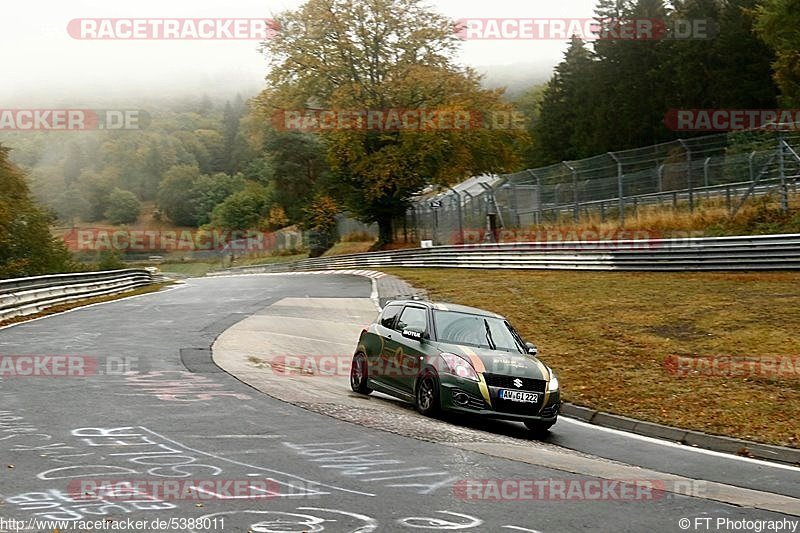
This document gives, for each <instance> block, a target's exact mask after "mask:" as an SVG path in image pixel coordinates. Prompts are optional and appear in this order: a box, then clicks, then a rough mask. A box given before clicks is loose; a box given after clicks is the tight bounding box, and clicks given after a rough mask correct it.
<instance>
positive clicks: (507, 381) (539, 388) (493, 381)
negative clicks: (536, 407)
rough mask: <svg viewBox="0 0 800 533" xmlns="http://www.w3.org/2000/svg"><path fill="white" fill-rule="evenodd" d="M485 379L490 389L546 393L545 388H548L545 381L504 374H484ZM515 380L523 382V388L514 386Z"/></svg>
mask: <svg viewBox="0 0 800 533" xmlns="http://www.w3.org/2000/svg"><path fill="white" fill-rule="evenodd" d="M483 378H484V379H485V380H486V384H487V385H489V386H490V387H500V388H503V389H511V390H526V391H532V392H544V389H545V387H547V382H546V381H545V380H543V379H533V378H521V377H517V376H506V375H503V374H484V375H483ZM515 379H520V380H522V387H517V386H516V385H514V380H515Z"/></svg>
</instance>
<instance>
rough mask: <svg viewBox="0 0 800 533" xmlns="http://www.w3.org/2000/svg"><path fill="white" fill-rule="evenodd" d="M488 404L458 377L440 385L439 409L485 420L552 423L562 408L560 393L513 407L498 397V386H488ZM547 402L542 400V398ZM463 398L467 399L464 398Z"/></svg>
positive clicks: (470, 383) (474, 386) (475, 388)
mask: <svg viewBox="0 0 800 533" xmlns="http://www.w3.org/2000/svg"><path fill="white" fill-rule="evenodd" d="M487 389H488V392H489V398H490V400H491V404H490V403H488V402H486V399H485V397H484V396H483V394H482V393H481V391H480V388H479V387H478V384H477V383H475V382H474V381H469V380H465V379H461V378H456V379H453V380H452V382H451V381H447V382H443V383H442V384H441V395H440V398H441V406H442V409H444V410H446V411H452V412H458V413H464V414H470V415H478V416H482V417H486V418H497V419H502V420H516V421H518V422H526V421H538V422H545V423H549V422H555V421H556V419H557V418H558V412H559V410H560V408H561V399H560V391H554V392H551V393H550V394H549V395H546V394H544V393H539V394H540V395H541V396H542V399H541V400H539V402H538V403H536V404H523V403H520V404H513V403H512V402H503V401H502V400H499V398H498V394H499V393H498V391H499V390H500V388H499V387H487ZM545 396H546V397H547V398H546V401H545V398H544V397H545ZM465 397H466V399H465Z"/></svg>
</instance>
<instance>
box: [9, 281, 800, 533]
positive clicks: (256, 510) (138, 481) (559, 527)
mask: <svg viewBox="0 0 800 533" xmlns="http://www.w3.org/2000/svg"><path fill="white" fill-rule="evenodd" d="M370 289H371V287H370V284H369V281H368V280H366V279H364V278H359V277H355V276H336V275H329V276H285V277H283V276H274V277H232V278H207V279H194V280H190V281H188V283H187V284H185V285H179V286H176V287H175V288H171V289H168V290H166V291H162V292H160V293H155V294H150V295H145V296H141V297H136V298H131V299H126V300H121V301H118V302H112V303H108V304H102V305H97V306H92V307H87V308H84V309H80V310H76V311H73V312H69V313H65V314H62V315H57V316H53V317H49V318H45V319H42V320H37V321H32V322H29V323H25V324H22V325H18V326H14V327H12V328H7V329H4V330H2V331H0V355H3V356H15V355H39V356H43V355H49V356H57V355H68V356H76V357H80V358H82V359H79V360H80V361H82V362H83V364H84V369H85V373H88V374H90V375H88V376H85V375H81V376H41V375H40V376H31V377H25V376H8V377H6V378H5V379H3V380H2V382H0V497H1V498H2V503H0V532H3V531H13V530H14V529H13V528H12V527H9V523H8V520H9V519H19V520H26V521H27V520H31V519H37V520H49V519H54V520H86V521H89V520H91V521H95V520H102V521H107V522H105V524H112V523H113V524H117V525H118V526H119V527H122V526H124V525H125V524H129V522H127V521H128V519H130V520H133V521H143V524H141V527H140V528H138V529H133V528H129V529H127V531H134V530H138V531H193V530H194V531H203V532H209V531H243V532H244V531H254V532H262V533H270V532H279V531H288V532H300V531H308V532H322V531H325V532H368V531H442V530H447V531H453V530H460V531H490V532H502V531H508V532H512V531H523V532H525V531H541V532H562V531H583V530H586V531H589V530H595V531H636V532H640V531H684V530H686V529H682V528H681V527H680V526H679V521H680V519H682V518H688V519H690V520H691V521H692V524H693V526H692V529H689V530H690V531H707V530H716V529H715V528H714V527H710V528H709V529H703V528H700V529H694V524H695V522H694V521H695V519H696V518H700V519H705V518H709V517H710V518H712V521H711V525H712V526H714V524H716V520H717V519H719V518H722V519H730V520H742V519H747V520H783V519H790V520H797V519H798V518H797V517H794V516H789V515H783V514H779V513H773V512H767V511H762V510H754V509H747V508H741V507H736V506H733V505H728V504H725V503H719V502H716V501H712V500H708V499H701V498H691V497H686V496H679V495H675V494H672V493H660V494H659V493H655V497H647V495H645V497H638V498H635V497H634V498H624V499H618V498H614V497H613V496H610V497H607V498H600V499H594V498H590V499H587V498H586V497H575V498H572V499H564V498H558V497H551V498H546V499H544V500H543V499H535V500H523V501H514V500H503V499H501V500H499V501H498V500H497V499H491V498H490V499H474V495H473V496H470V495H468V494H466V493H465V492H463V491H461V490H459V487H462V488H463V487H464V480H476V479H478V480H498V479H526V480H555V481H557V482H563V483H564V484H566V485H568V486H571V487H576V486H577V487H584V490H585V487H586V486H587V483H591V482H597V480H596V479H591V478H587V477H586V476H580V475H576V474H571V473H569V472H566V471H561V470H555V469H549V468H543V467H537V466H532V465H529V464H526V463H521V462H516V461H511V460H508V459H501V458H496V457H490V456H487V455H482V454H479V453H475V452H470V451H465V450H459V449H456V448H453V447H449V446H443V445H439V444H433V443H429V442H423V441H419V440H415V439H411V438H406V437H401V436H398V435H394V434H390V433H385V432H382V431H378V430H373V429H368V428H364V427H361V426H358V425H354V424H350V423H347V422H343V421H340V420H336V419H334V418H329V417H326V416H323V415H319V414H315V413H312V412H309V411H306V410H303V409H301V408H299V407H295V406H292V405H289V404H286V403H284V402H281V401H278V400H275V399H273V398H271V397H269V396H266V395H263V394H261V393H259V392H258V391H255V390H253V389H251V388H250V387H248V386H246V385H244V384H243V383H241V382H239V381H238V380H236V379H235V378H233V377H232V376H229V375H228V374H226V373H224V372H222V371H221V370H220V369H218V368H217V367H215V366H214V365H213V363H211V361H210V351H209V347H210V345H211V344H212V342H213V341H214V339H215V338H216V337H217V335H219V334H220V333H221V332H222V331H224V330H225V329H227V328H228V327H230V326H231V325H233V324H235V323H236V322H238V321H240V320H242V319H243V318H245V317H247V316H249V315H250V314H252V313H255V312H256V311H258V310H260V309H263V308H264V307H266V306H268V305H270V304H272V303H274V302H276V301H278V300H280V299H282V298H286V297H312V298H326V297H327V298H332V297H368V296H369V293H370ZM355 341H356V339H353V343H354V344H355ZM73 360H74V359H73ZM548 440H549V441H550V442H552V443H554V445H560V446H564V447H567V448H573V449H577V450H580V451H583V452H587V453H592V454H595V455H598V456H601V457H608V458H611V459H614V460H618V461H623V462H627V463H629V464H634V465H639V466H644V467H647V468H651V469H654V470H659V471H662V472H674V473H679V474H681V475H684V476H687V477H691V478H694V479H708V480H714V481H719V482H722V483H727V484H732V485H737V486H742V487H748V488H752V489H756V490H759V491H766V492H775V493H779V494H786V495H790V496H793V497H800V490H799V489H798V487H800V483H798V479H800V475H799V474H798V473H799V472H800V470H798V469H795V468H792V467H783V466H777V465H775V466H773V465H769V464H764V463H760V462H756V461H747V460H743V459H738V458H731V457H726V456H720V455H717V454H706V453H702V452H697V451H694V450H687V449H681V448H680V447H673V446H665V445H661V444H658V443H653V442H649V441H647V440H644V439H640V438H633V437H626V436H625V435H621V434H618V433H615V432H608V431H602V430H599V429H597V428H592V427H587V426H584V425H581V424H578V423H575V422H570V421H568V420H562V421H560V422H559V424H558V425H556V426H555V427H554V429H553V433H552V434H551V436H550V437H549V439H548ZM176 482H179V483H181V484H176ZM103 483H105V485H103ZM126 483H128V484H129V485H133V486H136V487H139V488H141V487H149V489H148V490H147V491H146V492H148V493H149V495H145V494H139V495H138V497H137V496H134V497H131V495H130V494H122V493H118V494H115V493H113V492H108V490H107V489H108V487H114V489H115V490H119V488H120V487H124V486H127V485H125V484H126ZM170 483H172V484H170ZM550 483H551V485H549V486H550V487H552V486H553V485H552V481H551V482H550ZM92 487H95V488H97V487H105V488H106V492H102V491H101V492H93V491H92V490H91V489H92ZM176 487H178V488H179V489H176ZM192 487H194V488H192ZM174 490H180V491H183V492H181V493H180V494H177V493H174V492H170V491H174ZM620 493H621V492H617V493H616V494H620ZM215 494H216V495H217V496H215ZM584 494H588V490H587V491H586V492H585V493H584ZM609 494H612V493H609ZM201 518H202V520H199V519H201ZM4 520H5V522H4ZM153 520H162V521H163V522H162V523H161V524H157V523H155V522H152V521H153ZM192 521H194V522H192ZM705 523H706V522H704V521H703V520H701V521H700V522H699V524H705ZM30 525H33V526H34V529H33V531H51V530H52V527H53V526H52V525H50V524H44V523H41V524H35V523H26V524H25V525H24V526H23V527H28V526H30ZM108 527H109V529H111V526H108ZM60 529H61V531H64V530H65V528H64V527H63V526H62V527H61V528H60ZM67 530H69V529H67ZM118 530H125V529H118ZM722 530H728V531H745V530H743V529H738V530H737V529H722Z"/></svg>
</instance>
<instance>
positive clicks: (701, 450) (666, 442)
mask: <svg viewBox="0 0 800 533" xmlns="http://www.w3.org/2000/svg"><path fill="white" fill-rule="evenodd" d="M559 418H560V419H561V420H562V421H564V422H569V423H570V424H575V425H577V426H582V427H585V428H587V429H593V430H597V431H604V432H606V433H611V434H613V435H620V436H623V437H627V438H629V439H635V440H641V441H643V442H649V443H650V444H658V445H661V446H666V447H669V448H677V449H679V450H681V451H690V452H695V453H701V454H705V455H711V456H713V457H722V458H725V459H731V460H734V461H742V462H745V463H750V464H754V465H758V466H768V467H771V468H778V469H781V470H789V471H791V472H800V468H798V467H796V466H792V465H785V464H781V463H773V462H770V461H762V460H760V459H753V458H751V457H743V456H741V455H733V454H731V453H725V452H718V451H715V450H706V449H705V448H695V447H694V446H687V445H685V444H681V443H679V442H673V441H671V440H663V439H657V438H655V437H648V436H646V435H639V434H637V433H629V432H627V431H622V430H619V429H613V428H607V427H603V426H598V425H595V424H589V423H588V422H584V421H583V420H577V419H575V418H570V417H567V416H561V417H559Z"/></svg>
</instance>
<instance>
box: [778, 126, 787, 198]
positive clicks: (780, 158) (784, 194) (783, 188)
mask: <svg viewBox="0 0 800 533" xmlns="http://www.w3.org/2000/svg"><path fill="white" fill-rule="evenodd" d="M783 136H784V133H783V132H782V131H781V132H780V133H779V134H778V176H779V177H780V179H781V211H783V212H784V213H788V212H789V190H788V189H787V188H786V171H785V169H784V168H783V153H784V152H783V145H784V143H785V142H786V141H785V140H784V138H783Z"/></svg>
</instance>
